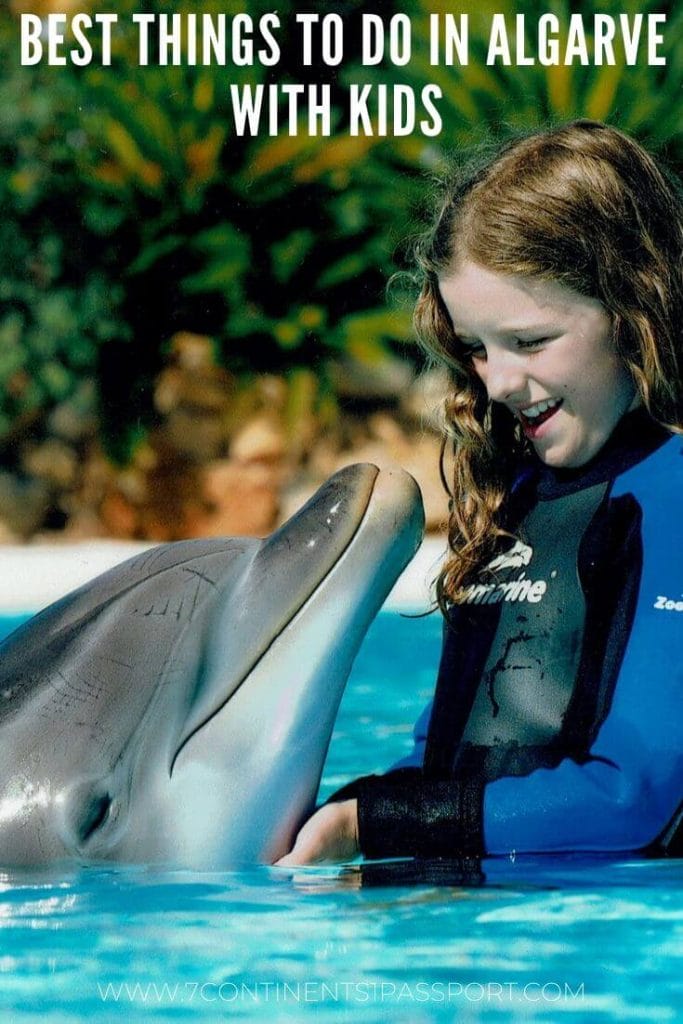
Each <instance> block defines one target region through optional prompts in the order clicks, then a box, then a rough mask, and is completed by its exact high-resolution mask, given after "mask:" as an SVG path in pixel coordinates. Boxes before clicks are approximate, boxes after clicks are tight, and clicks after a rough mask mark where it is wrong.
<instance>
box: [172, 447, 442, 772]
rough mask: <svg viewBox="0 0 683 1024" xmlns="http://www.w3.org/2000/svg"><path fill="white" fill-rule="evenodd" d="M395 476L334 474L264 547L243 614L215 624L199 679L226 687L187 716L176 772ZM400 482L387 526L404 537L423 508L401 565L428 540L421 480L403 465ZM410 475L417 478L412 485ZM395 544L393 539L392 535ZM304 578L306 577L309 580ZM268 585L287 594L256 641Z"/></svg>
mask: <svg viewBox="0 0 683 1024" xmlns="http://www.w3.org/2000/svg"><path fill="white" fill-rule="evenodd" d="M388 476H390V474H388V473H386V472H380V470H379V469H378V468H377V467H376V466H374V465H369V464H362V465H354V466H348V467H346V468H345V469H343V470H341V471H340V472H339V473H337V474H335V476H333V477H331V478H330V480H328V481H327V483H326V484H324V485H323V487H321V488H320V490H318V491H317V492H316V493H315V494H314V495H313V497H312V498H311V499H310V500H309V501H308V502H307V504H306V505H304V507H303V508H302V509H301V510H300V511H299V512H298V513H297V515H296V516H294V517H293V519H291V520H289V521H288V522H287V523H286V524H285V525H284V526H283V527H282V528H281V529H280V530H278V531H277V532H276V533H275V534H273V535H272V537H270V538H269V539H268V540H267V541H266V542H265V543H264V544H263V546H262V547H261V548H260V549H259V551H258V552H257V554H256V556H255V558H254V560H253V562H252V563H251V565H250V567H249V571H248V575H247V579H248V590H247V591H245V593H243V594H241V595H240V598H241V599H242V607H241V609H240V613H239V614H237V615H235V609H234V607H233V608H231V609H230V612H231V614H230V615H229V616H226V622H225V628H224V629H221V623H220V622H214V629H215V631H216V633H217V636H218V637H219V644H218V647H217V650H216V651H214V652H210V653H209V655H208V657H207V659H206V660H205V663H204V664H203V665H202V667H201V669H200V676H202V677H203V678H201V679H200V680H199V687H201V686H202V685H205V684H206V681H207V678H209V677H214V678H221V677H222V680H223V682H222V686H221V688H220V691H219V692H217V693H213V694H212V695H211V696H210V698H209V700H208V701H207V700H206V699H200V700H199V702H198V708H197V709H196V712H195V714H194V715H191V716H190V717H188V720H187V721H186V723H185V728H184V730H183V732H182V735H181V736H180V738H179V741H178V744H177V746H176V750H175V753H174V754H173V756H172V761H171V765H170V774H171V775H172V774H173V770H174V767H175V765H176V762H177V760H178V757H179V756H180V754H181V753H182V752H183V750H184V749H185V748H186V746H187V745H188V743H190V742H191V741H192V739H193V738H194V737H196V736H197V734H198V733H199V732H200V731H201V730H202V729H203V728H204V727H205V726H206V725H207V724H208V723H209V722H210V721H211V719H213V718H214V717H215V716H216V715H218V714H219V713H220V712H221V711H222V709H223V708H224V707H225V706H226V705H227V704H228V702H229V701H230V700H231V698H232V697H233V696H234V695H235V693H236V692H237V691H238V690H239V689H240V687H241V686H242V685H243V683H244V682H245V680H246V679H247V678H248V677H249V676H250V675H251V674H252V673H253V672H254V670H255V669H256V667H257V666H258V665H259V663H260V662H261V661H262V660H263V658H264V657H265V656H266V654H267V653H268V652H269V651H270V649H271V648H272V647H273V645H274V644H275V643H276V642H277V641H278V639H279V638H280V637H281V636H282V634H283V633H284V632H285V630H286V629H287V627H288V626H289V625H290V624H291V622H292V621H293V619H294V618H295V617H296V616H297V615H298V614H299V613H300V612H301V610H302V609H303V607H304V605H306V604H307V602H308V601H309V600H310V599H311V597H313V596H314V595H315V594H316V592H317V591H318V590H319V589H320V588H321V586H322V585H323V584H324V582H325V581H326V579H327V578H328V577H329V575H330V573H331V572H332V571H333V570H334V569H335V567H336V566H337V565H339V563H340V562H341V561H342V559H343V558H344V556H345V555H346V553H347V551H348V550H349V548H350V547H351V546H352V545H353V544H354V542H355V541H356V539H357V538H358V536H359V534H360V533H362V532H363V528H364V525H365V523H366V521H367V520H368V513H369V511H370V509H371V506H372V505H373V499H374V498H375V497H376V495H377V489H378V488H377V484H378V481H380V480H383V479H387V477H388ZM401 481H402V484H401V485H402V486H403V487H404V488H406V493H405V494H397V495H396V498H395V501H393V502H388V504H389V505H390V506H391V513H392V515H391V522H387V524H386V531H392V530H393V531H395V533H396V535H397V536H398V535H399V533H400V527H401V522H402V520H403V519H405V520H409V519H410V517H411V516H413V517H415V510H416V508H419V509H420V512H419V517H420V520H421V521H420V523H419V528H418V529H416V530H414V531H413V532H414V534H415V537H414V544H413V546H412V549H411V550H409V551H408V554H407V557H406V558H405V559H403V561H402V565H401V568H402V567H403V564H405V562H407V561H408V559H409V558H410V557H412V554H414V551H415V550H416V549H417V546H418V544H419V540H420V539H421V535H422V528H421V527H422V513H421V503H420V500H419V491H418V489H417V485H416V484H415V483H414V481H413V480H412V478H411V477H408V474H406V473H404V472H403V471H401ZM405 481H409V482H410V483H409V484H406V483H405ZM410 488H412V490H410ZM385 498H386V496H385ZM386 531H384V532H385V533H386ZM385 543H386V542H385ZM388 543H389V544H391V540H389V541H388ZM399 571H400V570H399ZM302 581H305V585H304V584H303V583H302ZM392 582H393V581H392ZM265 587H268V588H269V590H270V593H271V594H275V595H276V598H277V595H280V597H281V600H280V603H279V604H278V605H277V607H276V608H274V609H272V610H273V611H274V612H275V613H274V614H273V615H272V617H271V621H270V623H268V624H264V623H260V625H261V627H262V628H261V629H260V630H259V631H258V633H254V638H253V641H251V642H250V641H249V640H248V638H247V639H245V637H244V636H243V635H241V631H242V630H243V631H244V632H246V633H249V626H250V624H251V628H252V631H253V622H254V615H255V614H257V608H256V604H257V601H258V600H262V599H263V593H262V588H265ZM268 627H269V628H268ZM231 641H233V642H232V643H231ZM240 646H241V648H242V650H243V651H244V652H248V654H247V656H246V657H245V658H244V661H243V663H242V664H241V665H239V666H238V665H234V664H233V666H232V667H233V671H232V672H231V673H230V682H229V685H228V686H227V687H226V686H225V682H224V680H225V674H226V673H225V665H224V664H221V659H223V661H224V659H225V651H226V650H231V649H239V647H240ZM209 689H211V687H209Z"/></svg>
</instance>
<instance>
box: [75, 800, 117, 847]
mask: <svg viewBox="0 0 683 1024" xmlns="http://www.w3.org/2000/svg"><path fill="white" fill-rule="evenodd" d="M111 805H112V798H111V797H110V796H109V793H98V794H95V793H93V798H92V800H91V801H90V802H89V803H88V804H87V806H86V807H84V809H83V817H82V818H81V820H80V822H79V829H78V831H79V838H80V841H81V842H82V843H85V842H87V841H88V839H90V838H91V837H92V836H93V835H94V833H95V832H97V830H98V829H99V828H101V827H102V826H103V825H104V823H105V821H106V820H107V818H108V816H109V811H110V810H111Z"/></svg>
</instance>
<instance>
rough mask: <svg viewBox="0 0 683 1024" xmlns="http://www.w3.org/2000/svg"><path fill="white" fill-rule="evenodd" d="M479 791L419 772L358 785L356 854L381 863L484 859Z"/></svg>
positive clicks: (371, 778) (376, 778)
mask: <svg viewBox="0 0 683 1024" xmlns="http://www.w3.org/2000/svg"><path fill="white" fill-rule="evenodd" d="M483 791H484V790H483V785H482V784H481V783H479V782H471V781H469V780H468V781H467V782H464V781H459V780H455V779H444V780H440V779H437V780H433V779H425V778H424V775H423V774H422V772H421V771H419V770H413V771H412V772H410V774H408V773H407V772H406V773H404V772H395V773H389V774H388V775H380V776H377V775H371V776H367V777H366V778H364V779H359V780H358V783H357V792H355V793H353V794H352V795H353V796H357V798H358V836H359V844H360V848H361V852H362V853H363V855H364V856H365V857H367V858H370V859H373V860H374V859H379V858H382V857H462V856H480V855H481V854H482V853H483V836H482V804H483Z"/></svg>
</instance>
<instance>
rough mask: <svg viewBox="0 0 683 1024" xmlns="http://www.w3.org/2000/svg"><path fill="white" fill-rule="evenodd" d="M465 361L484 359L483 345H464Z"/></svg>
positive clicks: (484, 350)
mask: <svg viewBox="0 0 683 1024" xmlns="http://www.w3.org/2000/svg"><path fill="white" fill-rule="evenodd" d="M463 348H464V352H465V358H466V359H486V349H485V348H484V346H483V345H464V346H463Z"/></svg>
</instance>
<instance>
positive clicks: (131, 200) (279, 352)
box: [0, 0, 683, 458]
mask: <svg viewBox="0 0 683 1024" xmlns="http://www.w3.org/2000/svg"><path fill="white" fill-rule="evenodd" d="M247 6H248V9H249V13H250V14H251V15H252V17H254V18H255V19H257V18H258V17H259V15H260V14H262V13H267V12H269V11H270V10H272V5H271V4H270V3H268V2H266V0H257V2H252V3H250V4H249V5H247ZM376 6H377V5H375V4H372V3H370V2H366V0H355V2H354V3H346V4H341V3H336V4H335V3H326V4H324V5H320V9H321V10H324V11H331V10H339V11H340V12H341V13H342V14H343V16H344V18H345V24H346V40H347V46H346V54H345V63H344V67H343V68H342V69H340V72H339V75H338V76H337V75H331V74H330V71H329V69H324V68H320V67H313V68H310V69H306V70H305V71H304V70H302V69H301V68H300V67H299V65H298V62H297V60H296V58H295V54H298V46H295V45H294V44H293V43H292V40H291V39H290V40H287V39H285V45H284V46H283V58H282V62H281V64H280V66H279V67H278V68H277V77H275V76H274V74H273V73H272V72H271V71H270V70H269V69H268V68H263V67H261V66H260V65H259V64H258V63H257V64H255V65H254V66H252V67H239V66H234V65H232V64H229V65H228V66H227V67H220V66H211V67H202V66H197V67H182V66H180V67H174V66H167V67H155V66H149V67H144V68H140V67H137V62H136V59H135V54H136V48H135V47H136V39H135V38H134V36H133V34H132V33H130V32H126V31H124V30H123V26H125V25H126V23H127V21H128V19H129V17H130V15H131V14H132V13H133V12H134V11H137V10H138V9H139V7H140V5H139V2H138V0H121V2H118V3H116V4H113V3H109V4H106V3H100V4H98V5H97V9H98V10H100V11H103V10H105V11H106V10H107V9H110V10H115V11H116V13H117V14H118V16H119V26H121V30H120V31H118V32H117V33H116V35H115V38H114V47H113V66H112V67H111V68H100V67H98V66H97V62H96V61H95V62H93V63H92V64H91V65H90V66H89V67H87V68H74V67H72V66H67V67H64V68H49V67H43V66H38V67H34V68H21V67H20V66H19V65H18V55H17V54H18V43H17V36H18V27H17V23H16V19H14V18H12V16H11V15H10V14H9V13H7V11H6V10H5V9H3V11H2V12H0V60H1V61H2V65H1V67H2V77H1V79H0V154H1V160H0V203H1V204H2V211H3V217H2V221H1V222H0V300H1V302H2V306H1V313H0V443H2V440H3V439H5V440H7V439H11V437H12V436H13V434H12V432H13V430H15V428H16V424H17V423H18V422H25V421H26V422H33V421H35V420H39V419H40V418H41V417H43V416H45V415H46V414H47V413H48V412H49V410H50V409H51V408H52V407H53V406H54V405H55V404H57V403H59V402H60V401H63V400H65V399H68V398H69V396H70V395H72V394H74V393H75V392H76V390H77V388H78V386H79V384H80V382H81V381H82V380H84V379H92V380H95V381H96V383H97V393H98V395H99V401H100V407H101V418H102V424H103V430H104V432H105V437H106V439H107V441H108V443H109V444H110V447H111V449H112V450H115V451H116V452H117V453H118V455H119V456H120V457H121V458H125V457H126V454H127V450H128V445H129V443H132V442H131V441H130V439H133V438H136V437H138V436H139V433H140V430H141V429H142V428H143V427H144V425H145V424H146V423H147V422H149V421H150V419H151V416H152V403H151V382H152V381H153V379H154V376H155V375H156V373H157V372H158V370H159V368H160V365H161V361H162V358H163V354H164V351H165V346H166V345H167V344H168V340H169V338H170V337H171V336H172V335H173V333H174V332H176V331H178V330H191V331H195V332H198V333H206V334H209V335H211V336H212V337H214V338H215V339H216V342H217V348H218V351H219V353H220V355H221V358H222V360H223V361H224V363H225V364H226V365H227V366H228V367H229V368H230V369H231V370H233V371H234V372H236V373H241V372H243V373H254V372H260V371H264V370H268V371H283V372H287V373H290V374H296V373H297V372H298V371H299V370H303V369H304V368H306V367H309V368H310V367H312V368H314V369H315V371H316V372H317V373H319V374H323V375H324V372H325V365H326V362H327V361H328V360H329V359H334V358H338V357H339V356H340V355H341V354H352V355H353V356H354V358H356V359H360V360H361V361H362V360H365V361H368V362H371V363H376V362H377V361H378V360H381V358H382V356H383V354H384V353H386V352H388V351H389V350H390V349H391V348H392V347H394V346H395V345H397V344H400V343H401V342H402V341H404V340H405V339H406V338H407V337H408V336H409V316H408V312H407V310H406V309H405V308H400V309H398V310H396V311H395V312H393V313H390V312H388V311H387V308H386V303H385V296H384V292H385V285H386V282H387V280H388V278H389V276H390V275H391V274H392V272H393V271H394V270H395V269H396V268H397V266H399V265H400V264H401V262H402V256H401V254H400V250H399V248H398V246H399V243H400V242H401V240H402V239H404V238H405V237H406V235H409V234H410V232H411V231H414V230H415V224H416V221H417V220H418V214H419V211H420V207H421V204H422V202H423V195H424V193H425V175H432V174H437V175H438V174H440V173H441V171H442V170H443V169H444V168H445V167H446V166H447V164H448V161H449V159H450V158H451V155H452V153H453V152H454V151H456V150H459V149H460V148H461V147H462V146H463V145H469V144H472V143H476V142H478V141H480V140H482V139H483V138H484V137H487V136H489V135H491V134H492V135H494V136H501V135H505V134H507V133H508V132H509V131H511V130H516V129H520V128H532V127H534V126H536V125H538V124H542V123H547V122H548V121H549V120H552V119H565V118H570V117H574V116H578V115H588V116H591V117H597V118H602V119H606V120H611V121H614V122H616V123H618V124H619V125H620V126H621V127H624V128H625V129H627V130H630V131H632V132H634V133H636V134H637V135H638V136H639V137H641V138H642V139H644V140H645V141H646V142H648V143H649V144H651V145H652V146H654V147H655V148H659V149H664V150H666V152H667V155H668V157H669V159H670V161H671V162H672V163H674V165H679V164H680V161H681V157H682V154H681V132H680V128H681V106H680V96H679V91H680V81H681V70H682V65H683V52H682V46H681V43H680V40H681V39H683V9H681V8H680V7H679V6H678V5H675V4H674V3H673V2H672V0H669V2H667V3H664V4H661V3H658V4H654V3H653V2H651V0H650V2H647V3H644V4H643V3H639V4H635V3H634V2H632V0H622V2H620V3H619V4H617V3H616V2H611V0H609V2H606V3H604V4H601V5H600V9H601V11H603V12H604V13H614V14H618V13H621V12H624V13H631V14H634V13H647V12H648V11H655V10H656V11H663V12H665V13H667V15H668V23H667V30H666V37H667V39H668V40H669V41H670V50H669V52H668V54H667V56H668V63H667V65H666V66H664V67H661V68H654V67H647V66H646V65H644V64H643V63H641V64H639V65H638V66H636V67H627V66H625V65H623V64H621V65H619V66H617V67H610V66H604V67H598V68H584V67H580V66H573V67H552V68H546V67H543V66H541V65H538V64H537V65H535V66H532V67H523V68H519V67H514V66H513V67H502V66H499V65H496V66H491V67H487V66H486V62H485V35H486V32H485V29H486V27H487V26H488V24H489V21H490V16H491V14H492V13H493V12H494V11H495V12H503V13H507V15H508V17H509V19H510V23H511V24H512V23H513V22H514V16H515V14H516V13H518V5H515V4H512V3H502V2H499V0H495V3H494V2H493V0H488V2H484V3H477V4H476V5H475V4H473V3H472V4H469V5H468V4H464V5H462V4H461V5H459V7H458V12H463V13H464V12H467V13H469V14H470V15H471V22H470V36H471V39H470V53H471V61H470V63H469V64H468V65H467V66H463V67H458V66H457V65H456V66H454V67H432V66H431V65H430V63H429V51H428V40H427V30H428V23H429V14H430V13H441V14H445V13H447V12H452V11H453V5H452V4H448V3H446V2H445V0H405V2H403V3H401V2H398V0H397V2H396V3H394V2H390V3H389V2H388V3H386V4H383V5H382V14H383V16H384V17H385V18H387V17H389V16H390V15H391V14H392V13H393V12H394V11H395V10H400V11H404V12H407V13H408V14H410V16H411V19H412V24H413V59H412V61H411V63H410V65H409V66H407V67H397V68H394V67H387V66H383V67H381V68H364V67H362V66H361V65H360V57H359V53H358V52H357V33H356V32H354V26H355V25H356V24H357V20H356V19H357V18H358V17H359V15H360V14H361V13H362V12H363V11H372V12H374V13H376ZM244 8H245V5H244V4H243V3H242V2H241V0H229V2H226V0H220V2H219V0H210V2H204V3H202V4H197V3H196V2H194V0H192V2H191V0H184V2H179V3H176V4H174V5H173V9H174V11H177V12H180V13H181V14H182V13H185V12H187V11H195V12H196V11H198V10H201V11H202V12H205V13H214V14H217V13H224V14H227V15H228V16H229V17H230V16H232V15H234V14H236V13H239V12H241V11H243V10H244ZM297 8H298V5H296V4H294V3H293V2H291V0H287V2H282V3H280V4H279V5H278V8H277V9H278V13H279V15H280V18H281V21H282V24H283V25H287V24H291V22H292V21H293V17H294V13H295V11H296V10H297ZM144 9H145V10H146V11H149V12H151V13H157V12H160V11H167V10H168V4H167V3H166V2H165V0H148V2H147V3H146V4H145V5H144ZM524 9H525V12H526V14H527V19H528V21H529V22H530V23H532V24H533V23H534V22H535V19H536V18H537V17H538V15H539V14H540V13H541V12H542V11H544V10H550V11H552V12H554V13H556V14H558V16H560V18H561V19H563V20H564V21H565V22H566V20H567V19H568V16H569V14H570V13H571V12H581V13H584V14H585V15H586V16H587V17H586V21H587V23H589V20H590V18H589V16H590V15H592V13H593V12H594V6H593V5H589V4H587V3H580V4H572V5H570V4H569V3H568V0H553V2H551V3H550V6H548V5H547V4H541V3H540V2H535V3H529V4H526V5H524ZM528 43H529V50H530V52H533V49H534V41H533V40H532V39H529V40H528ZM288 44H289V45H288ZM302 76H306V77H305V80H306V81H310V82H311V83H315V82H321V81H325V80H332V90H333V106H334V134H333V137H332V138H329V139H325V138H320V139H316V138H308V137H307V135H306V134H305V133H302V134H299V135H296V136H293V137H290V136H289V135H288V134H284V133H281V134H280V135H279V136H277V137H274V138H271V137H269V136H268V135H265V134H263V135H261V136H260V137H259V138H256V139H252V138H250V137H244V138H239V137H237V135H236V134H235V131H234V127H233V123H232V115H231V107H230V103H229V86H230V85H231V84H236V85H238V86H239V85H240V84H242V83H246V82H250V83H251V84H255V83H257V82H259V81H262V82H263V83H264V84H268V83H270V82H273V81H280V82H287V81H290V82H297V81H301V80H302ZM351 81H353V82H360V83H369V84H377V83H379V82H382V83H385V84H388V85H389V86H391V85H392V84H393V83H394V82H396V83H404V84H408V85H411V86H412V87H413V88H414V89H415V90H416V93H417V94H418V95H419V92H420V89H421V88H422V87H423V86H424V85H426V84H427V83H430V82H435V83H437V84H438V85H439V86H440V87H441V89H442V91H443V97H444V98H443V101H442V102H441V103H440V105H439V109H440V112H441V114H442V116H443V120H444V131H443V133H442V134H441V136H440V137H439V138H435V139H434V138H427V137H423V136H421V135H420V134H419V133H413V134H411V135H410V136H407V137H403V138H395V139H394V138H382V137H381V136H379V135H377V134H375V135H373V136H371V137H357V138H353V137H349V135H348V133H347V132H346V103H345V87H346V86H347V85H348V83H349V82H351ZM323 390H324V389H323Z"/></svg>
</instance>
